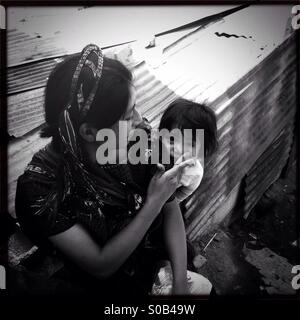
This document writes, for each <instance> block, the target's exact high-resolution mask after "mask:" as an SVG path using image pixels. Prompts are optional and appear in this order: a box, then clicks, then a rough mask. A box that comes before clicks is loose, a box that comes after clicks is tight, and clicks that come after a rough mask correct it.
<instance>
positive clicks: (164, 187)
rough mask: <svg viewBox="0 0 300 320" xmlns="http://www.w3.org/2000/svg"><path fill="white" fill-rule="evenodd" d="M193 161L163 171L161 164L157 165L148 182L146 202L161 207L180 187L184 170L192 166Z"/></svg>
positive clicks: (186, 161)
mask: <svg viewBox="0 0 300 320" xmlns="http://www.w3.org/2000/svg"><path fill="white" fill-rule="evenodd" d="M194 162H195V161H194V160H193V159H188V160H185V161H183V162H181V163H179V164H175V166H174V167H173V168H171V169H170V170H168V171H165V167H164V166H163V165H162V164H160V163H159V164H157V172H156V173H155V175H154V176H153V178H152V179H151V181H150V184H149V186H148V190H147V200H148V201H149V200H150V201H155V203H157V204H159V205H160V207H162V206H163V205H164V204H165V202H166V201H167V200H168V199H169V198H170V197H171V195H172V194H173V193H174V192H175V190H176V189H177V188H178V187H180V180H181V176H182V172H183V170H184V168H186V167H188V166H193V165H194Z"/></svg>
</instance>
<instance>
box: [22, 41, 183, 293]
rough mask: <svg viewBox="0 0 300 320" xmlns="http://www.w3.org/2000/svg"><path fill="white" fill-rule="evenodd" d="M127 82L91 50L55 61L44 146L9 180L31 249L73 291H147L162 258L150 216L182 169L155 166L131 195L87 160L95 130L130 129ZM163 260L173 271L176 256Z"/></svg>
mask: <svg viewBox="0 0 300 320" xmlns="http://www.w3.org/2000/svg"><path fill="white" fill-rule="evenodd" d="M131 81H132V76H131V73H130V72H129V71H128V70H127V69H126V68H125V67H124V66H123V65H122V64H121V63H120V62H118V61H115V60H111V59H108V58H105V57H103V55H102V52H101V50H100V49H99V48H98V47H97V46H94V45H89V46H87V47H86V48H84V50H83V51H82V53H81V55H74V56H71V57H70V58H68V59H66V60H65V61H63V62H62V63H60V64H59V65H58V66H57V67H56V68H55V69H54V71H53V72H52V73H51V75H50V77H49V79H48V82H47V86H46V94H45V113H46V123H47V127H46V128H45V129H44V130H43V132H42V136H44V137H52V142H51V143H50V144H49V145H47V146H46V147H45V148H44V149H42V150H40V151H39V152H38V153H37V154H36V155H35V156H34V157H33V159H32V161H31V162H30V164H29V165H28V166H27V168H26V170H25V172H24V174H23V175H22V176H21V177H20V178H19V180H18V186H17V195H16V213H17V216H18V219H19V221H20V224H21V226H22V228H23V230H24V231H25V233H27V234H28V235H29V236H30V237H31V238H32V239H33V240H34V241H35V242H37V243H39V244H40V245H41V246H44V247H45V246H46V247H50V248H52V246H54V247H55V248H57V249H58V252H59V253H60V254H62V257H63V259H64V262H65V268H64V269H63V271H61V272H60V273H58V274H57V275H56V276H57V277H61V278H64V279H66V277H67V278H68V279H70V282H71V283H72V286H73V288H72V290H73V291H74V290H75V289H74V288H76V289H78V291H79V292H87V291H88V292H91V291H93V290H95V291H96V292H103V293H105V295H106V296H109V295H110V294H111V295H114V296H115V295H116V294H125V295H128V294H133V295H135V296H140V295H141V294H142V295H144V294H147V293H148V292H149V291H150V290H151V286H152V282H153V277H154V274H155V271H156V262H157V261H158V260H161V259H165V258H166V254H165V252H164V250H163V248H159V245H158V244H159V242H160V241H155V235H156V233H159V232H157V230H158V229H159V227H160V223H159V220H160V219H159V218H160V215H159V214H160V212H161V211H162V209H163V207H164V206H165V204H166V202H167V200H168V199H170V197H171V196H172V194H173V193H174V191H175V190H176V188H177V187H178V181H179V180H180V176H181V173H182V170H183V169H184V167H185V166H186V165H188V164H185V163H183V165H181V166H176V167H174V168H172V169H170V170H169V171H167V172H164V171H163V168H162V167H161V166H158V170H157V172H156V173H155V175H154V176H153V178H152V179H151V181H150V183H149V186H148V189H147V193H146V194H145V195H141V194H139V193H138V189H137V188H136V185H135V183H134V181H132V180H131V179H130V174H129V172H128V167H127V166H122V165H113V166H111V165H99V164H98V163H97V161H96V153H97V149H98V147H99V145H100V144H101V142H99V141H96V136H97V132H98V130H100V129H103V128H112V129H113V130H115V133H116V134H118V132H117V130H118V129H117V128H118V126H117V125H116V124H117V123H118V121H119V120H120V119H121V120H126V121H127V122H128V128H129V131H130V130H131V128H134V126H135V125H136V123H135V109H134V107H135V91H134V87H133V86H132V83H131ZM139 125H140V123H139ZM137 213H138V214H137ZM150 230H152V232H149V231H150ZM169 238H170V237H169ZM172 241H173V240H171V242H172ZM173 244H174V241H173ZM173 248H174V245H173ZM183 249H184V248H183ZM172 254H173V255H174V256H175V259H176V260H177V265H179V262H180V259H178V254H177V253H176V252H175V251H174V250H173V253H172ZM184 264H185V263H184V262H183V265H184ZM78 267H79V268H78ZM179 269H180V267H179ZM180 272H181V274H182V271H180ZM185 277H186V273H185ZM181 278H182V277H181ZM95 279H99V280H100V281H99V282H97V281H95ZM181 283H182V282H181ZM116 288H118V289H117V290H118V291H117V292H116ZM181 289H182V286H181V288H180V285H179V290H178V293H184V290H185V289H183V291H180V290H181ZM75 291H76V290H75Z"/></svg>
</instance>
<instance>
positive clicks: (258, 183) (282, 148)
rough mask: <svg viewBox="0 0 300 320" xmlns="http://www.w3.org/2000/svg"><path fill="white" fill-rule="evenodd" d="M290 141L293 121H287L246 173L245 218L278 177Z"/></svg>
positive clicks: (288, 151) (283, 164) (289, 146)
mask: <svg viewBox="0 0 300 320" xmlns="http://www.w3.org/2000/svg"><path fill="white" fill-rule="evenodd" d="M292 141H293V123H288V125H287V126H286V127H285V128H284V129H283V130H282V131H281V132H280V134H279V135H278V136H277V137H276V139H275V140H274V141H273V142H272V144H271V145H270V146H269V147H268V148H267V150H266V151H265V152H264V153H263V154H262V155H261V157H260V158H259V159H258V160H257V161H256V162H255V164H254V166H253V167H252V168H251V169H250V170H249V172H248V173H247V175H246V179H245V184H246V187H245V205H244V217H245V218H247V216H248V215H249V213H250V212H251V210H252V209H253V208H254V206H255V205H256V204H257V202H258V201H259V199H260V198H261V196H262V195H263V194H264V192H265V191H266V190H267V189H268V188H269V187H270V185H271V184H272V183H273V182H274V181H276V180H277V179H278V178H279V176H280V174H281V171H282V169H283V167H284V166H285V164H286V161H287V159H288V156H289V153H290V150H291V146H292Z"/></svg>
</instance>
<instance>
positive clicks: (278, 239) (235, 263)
mask: <svg viewBox="0 0 300 320" xmlns="http://www.w3.org/2000/svg"><path fill="white" fill-rule="evenodd" d="M299 230H300V229H299V219H298V217H297V207H296V165H294V166H292V167H291V168H290V170H289V172H288V174H286V176H285V177H282V178H280V179H279V180H277V181H276V182H275V183H274V184H273V185H272V186H271V187H270V188H269V189H268V190H267V192H266V193H265V194H264V196H263V197H262V198H261V200H260V201H259V203H258V204H257V205H256V207H255V209H254V210H253V211H252V212H251V214H250V215H249V217H248V218H247V219H246V220H245V219H244V218H241V219H239V221H236V222H235V223H233V224H232V225H230V226H229V227H227V228H223V229H221V230H220V229H219V230H216V231H215V232H212V233H210V234H209V235H207V236H206V237H205V239H201V241H199V243H197V245H198V248H197V249H198V252H199V253H200V254H199V255H198V256H197V257H196V260H195V263H196V265H197V266H198V270H199V272H201V273H202V274H205V275H206V276H207V277H208V278H209V279H210V280H211V282H212V283H213V285H214V287H215V289H216V292H217V293H218V294H219V295H254V296H259V297H269V296H272V295H281V296H282V295H284V296H286V295H293V296H294V297H295V294H296V291H295V290H294V289H293V288H292V285H291V281H292V278H293V276H294V275H293V274H292V273H291V270H292V267H293V266H294V265H299V252H300V249H299V242H298V247H297V243H296V242H295V241H296V239H299ZM215 234H216V235H215ZM214 235H215V237H214V239H213V240H212V241H211V243H210V244H209V246H208V247H207V248H206V249H205V250H204V248H205V246H206V245H207V243H208V242H209V240H210V239H211V238H212V237H213V236H214Z"/></svg>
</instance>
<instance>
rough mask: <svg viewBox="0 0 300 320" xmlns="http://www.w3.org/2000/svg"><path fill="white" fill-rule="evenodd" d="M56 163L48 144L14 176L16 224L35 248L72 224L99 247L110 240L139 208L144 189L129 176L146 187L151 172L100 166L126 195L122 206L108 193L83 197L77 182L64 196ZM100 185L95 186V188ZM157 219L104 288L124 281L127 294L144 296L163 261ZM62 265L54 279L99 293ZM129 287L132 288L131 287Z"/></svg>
mask: <svg viewBox="0 0 300 320" xmlns="http://www.w3.org/2000/svg"><path fill="white" fill-rule="evenodd" d="M62 162H63V160H62V159H61V157H60V155H59V154H57V153H55V152H53V150H52V147H51V144H50V145H47V146H46V147H45V148H44V149H42V150H40V151H39V152H38V153H36V154H35V155H34V157H33V159H32V161H31V162H30V163H29V165H28V166H27V168H26V170H25V172H24V174H23V175H22V176H20V177H19V179H18V185H17V194H16V213H17V217H18V219H19V222H20V225H21V227H22V229H23V230H24V232H25V233H26V234H27V235H28V236H29V237H30V238H31V239H32V240H33V241H34V242H35V243H37V244H38V245H40V246H42V247H47V248H49V241H48V240H47V238H48V237H49V236H52V235H55V234H58V233H61V232H63V231H66V230H67V229H69V228H70V227H72V226H73V225H74V224H76V223H80V224H81V225H82V226H83V227H84V228H85V229H86V230H87V231H88V232H89V234H90V235H91V236H92V237H93V238H94V240H95V241H96V242H97V243H99V245H100V246H103V245H104V244H105V242H106V241H107V240H108V239H109V238H110V237H112V236H113V235H115V234H116V233H118V232H119V231H120V230H121V229H123V228H124V227H125V226H126V225H127V224H128V223H129V222H130V221H131V220H132V218H133V217H134V216H135V215H136V214H137V213H138V211H139V210H140V208H141V207H142V205H143V203H144V200H145V196H146V194H145V188H144V187H143V186H139V185H138V183H136V182H135V180H134V179H133V178H132V177H133V176H134V175H135V173H139V174H141V173H144V174H146V173H147V174H148V177H147V176H144V180H143V181H144V183H145V184H147V183H149V181H150V179H151V175H152V174H153V172H154V171H152V170H151V169H150V170H149V167H148V170H144V169H146V168H144V169H143V168H138V166H137V167H136V169H135V166H130V165H120V166H118V165H113V166H112V167H105V166H104V168H103V171H104V172H105V173H109V176H110V178H111V183H116V182H115V180H114V177H115V175H116V177H115V178H116V179H119V180H120V181H121V182H122V183H124V189H123V190H124V191H123V192H125V191H126V193H127V199H126V202H125V201H123V202H122V201H120V200H119V199H118V198H116V200H115V199H114V198H113V197H114V193H110V192H109V189H104V190H107V191H103V190H102V189H100V188H99V190H97V192H98V193H99V192H101V196H102V198H101V201H99V200H98V199H95V198H94V197H92V196H91V194H89V193H88V192H86V190H84V188H82V186H80V182H79V181H78V182H77V184H76V185H77V186H78V188H74V189H71V190H72V191H73V192H72V193H69V194H67V196H66V192H64V190H65V187H66V186H65V180H64V172H61V170H62V168H63V166H62ZM134 170H136V172H135V171H134ZM75 178H76V177H75ZM122 180H124V181H122ZM101 182H102V181H99V186H100V187H101ZM135 190H136V192H135ZM117 196H119V195H117ZM119 197H120V196H119ZM114 200H115V201H114ZM160 220H161V217H160V216H159V217H158V218H157V219H156V221H154V223H153V225H152V227H151V228H150V232H148V233H147V234H146V236H145V237H144V239H143V241H142V242H141V243H140V244H139V246H138V247H137V249H136V250H135V251H134V253H133V254H132V255H131V256H130V257H129V258H128V260H127V261H126V262H125V264H124V265H123V266H122V267H121V269H120V271H119V272H117V273H116V275H115V276H113V278H112V279H110V281H108V282H106V284H107V283H112V282H114V283H120V286H122V284H121V282H124V283H126V282H129V283H132V285H131V286H130V287H128V288H126V290H127V293H128V290H130V289H132V292H133V291H137V292H139V294H141V291H144V293H146V292H147V291H150V288H151V285H152V278H153V275H154V272H155V263H156V261H158V260H160V259H165V258H166V255H165V252H164V249H163V248H162V239H161V232H160V231H161V230H160V226H161V221H160ZM50 248H51V245H50ZM64 260H65V259H64ZM64 262H65V268H64V271H63V272H62V271H61V272H58V274H57V275H56V276H57V277H61V276H62V275H63V278H65V279H66V278H68V279H69V281H70V282H73V283H76V286H77V285H78V284H79V288H81V286H82V288H83V291H84V290H88V291H91V290H92V291H93V290H95V291H97V292H99V290H100V291H101V284H100V281H95V279H94V278H93V279H91V277H89V276H88V275H86V274H84V272H82V271H80V270H79V269H78V268H76V267H74V265H72V263H69V262H68V261H66V260H65V261H64ZM66 275H68V276H66ZM82 279H84V281H83V280H82ZM89 279H90V280H91V281H89ZM102 284H103V285H104V283H102ZM134 284H136V286H135V287H134ZM141 284H142V286H141ZM102 287H103V288H104V287H105V286H102ZM126 290H125V291H126ZM75 291H76V290H75ZM80 291H81V289H80V290H79V292H80ZM106 291H107V289H106Z"/></svg>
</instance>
